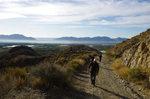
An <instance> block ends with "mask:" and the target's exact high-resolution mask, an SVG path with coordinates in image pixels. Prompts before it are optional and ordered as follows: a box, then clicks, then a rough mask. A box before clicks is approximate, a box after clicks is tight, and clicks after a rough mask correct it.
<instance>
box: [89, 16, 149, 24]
mask: <svg viewBox="0 0 150 99" xmlns="http://www.w3.org/2000/svg"><path fill="white" fill-rule="evenodd" d="M89 24H90V25H124V26H125V25H131V26H135V27H136V26H138V27H139V26H142V25H143V26H147V25H148V24H149V25H150V15H140V16H127V17H117V18H115V20H114V21H107V20H101V21H91V22H89Z"/></svg>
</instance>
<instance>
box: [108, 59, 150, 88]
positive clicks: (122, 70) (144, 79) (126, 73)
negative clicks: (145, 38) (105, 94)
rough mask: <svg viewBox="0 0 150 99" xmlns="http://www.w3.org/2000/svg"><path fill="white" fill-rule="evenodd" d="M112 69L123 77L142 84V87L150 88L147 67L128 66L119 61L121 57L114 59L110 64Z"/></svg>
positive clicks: (149, 75) (149, 72)
mask: <svg viewBox="0 0 150 99" xmlns="http://www.w3.org/2000/svg"><path fill="white" fill-rule="evenodd" d="M111 67H112V68H113V69H114V71H115V72H116V73H117V74H118V75H119V76H120V77H122V78H123V79H125V80H127V81H131V82H134V83H135V84H140V85H143V86H144V88H150V82H149V80H150V69H149V68H145V69H142V68H132V69H130V68H128V67H127V66H125V65H123V64H122V63H121V59H116V60H115V61H113V63H112V64H111Z"/></svg>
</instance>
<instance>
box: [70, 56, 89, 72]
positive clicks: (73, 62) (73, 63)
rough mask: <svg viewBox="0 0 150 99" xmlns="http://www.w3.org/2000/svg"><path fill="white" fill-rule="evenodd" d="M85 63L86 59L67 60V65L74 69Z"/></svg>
mask: <svg viewBox="0 0 150 99" xmlns="http://www.w3.org/2000/svg"><path fill="white" fill-rule="evenodd" d="M85 63H86V61H85V60H83V59H73V60H71V61H69V62H68V66H69V67H71V68H73V69H75V70H78V69H79V68H80V67H82V66H84V65H85Z"/></svg>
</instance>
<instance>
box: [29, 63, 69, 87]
mask: <svg viewBox="0 0 150 99" xmlns="http://www.w3.org/2000/svg"><path fill="white" fill-rule="evenodd" d="M30 76H31V79H30V82H31V85H32V87H33V88H39V89H41V90H48V89H50V88H51V87H53V86H57V87H60V88H63V87H68V86H69V85H70V76H71V75H69V73H67V70H66V69H65V68H63V67H61V66H57V65H50V64H49V63H41V64H39V65H37V66H35V67H33V68H32V69H31V70H30Z"/></svg>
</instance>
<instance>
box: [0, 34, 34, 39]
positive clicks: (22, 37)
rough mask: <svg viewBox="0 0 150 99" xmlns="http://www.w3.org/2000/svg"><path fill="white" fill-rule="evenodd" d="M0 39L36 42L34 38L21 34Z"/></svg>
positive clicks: (4, 36) (2, 36)
mask: <svg viewBox="0 0 150 99" xmlns="http://www.w3.org/2000/svg"><path fill="white" fill-rule="evenodd" d="M0 39H10V40H36V39H35V38H33V37H26V36H24V35H21V34H12V35H0Z"/></svg>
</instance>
